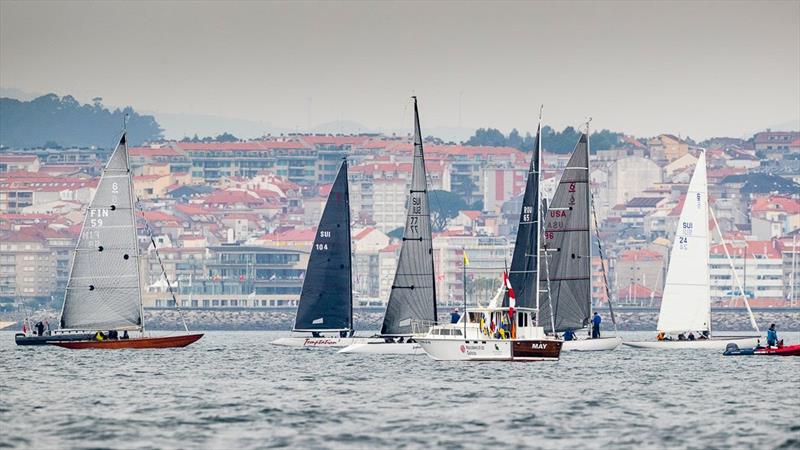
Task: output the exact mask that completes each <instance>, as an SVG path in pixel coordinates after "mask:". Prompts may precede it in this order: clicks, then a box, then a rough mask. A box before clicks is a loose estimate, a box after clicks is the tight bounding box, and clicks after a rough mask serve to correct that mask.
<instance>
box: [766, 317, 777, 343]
mask: <svg viewBox="0 0 800 450" xmlns="http://www.w3.org/2000/svg"><path fill="white" fill-rule="evenodd" d="M777 346H778V330H776V329H775V324H774V323H773V324H771V325H770V326H769V330H767V347H777Z"/></svg>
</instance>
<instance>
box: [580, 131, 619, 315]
mask: <svg viewBox="0 0 800 450" xmlns="http://www.w3.org/2000/svg"><path fill="white" fill-rule="evenodd" d="M591 122H592V118H591V117H589V118H588V119H587V120H586V242H588V243H589V254H588V255H587V256H588V258H589V307H590V308H591V307H592V247H594V246H593V245H592V221H591V218H590V217H589V208H591V207H592V201H591V200H592V144H591V140H590V135H591V133H590V132H589V124H590V123H591ZM601 264H602V261H601ZM609 305H610V303H609ZM609 308H610V306H609ZM590 311H591V309H590ZM589 314H590V315H589V317H591V312H590V313H589ZM612 314H613V313H612Z"/></svg>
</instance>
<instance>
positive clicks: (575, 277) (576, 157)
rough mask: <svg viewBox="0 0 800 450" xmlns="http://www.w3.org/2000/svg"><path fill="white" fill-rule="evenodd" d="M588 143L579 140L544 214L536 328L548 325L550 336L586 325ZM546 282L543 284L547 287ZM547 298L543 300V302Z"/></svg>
mask: <svg viewBox="0 0 800 450" xmlns="http://www.w3.org/2000/svg"><path fill="white" fill-rule="evenodd" d="M588 183H589V142H588V137H587V136H586V134H582V135H581V137H580V140H579V141H578V144H577V145H576V147H575V150H574V151H573V152H572V156H571V157H570V159H569V162H568V163H567V166H566V168H565V169H564V173H563V175H562V176H561V180H560V181H559V183H558V187H557V188H556V192H555V194H554V195H553V200H552V202H551V203H550V205H549V206H548V208H547V211H546V212H545V214H544V216H545V217H544V219H543V222H544V236H543V237H544V239H543V241H544V242H543V244H544V245H543V255H544V258H546V260H545V261H543V262H542V264H541V267H540V272H541V273H540V275H539V280H540V283H541V289H542V290H543V291H545V290H547V296H546V297H545V296H543V297H542V299H541V301H540V305H539V311H540V312H539V317H540V320H541V323H543V324H544V323H547V321H548V320H549V319H550V314H551V310H550V307H551V305H552V314H553V321H554V324H555V330H556V331H565V330H576V329H580V328H583V327H585V326H587V325H588V323H589V314H590V312H591V302H592V297H591V295H592V293H591V260H592V258H591V252H590V249H589V244H590V231H589V184H588ZM548 278H549V282H548ZM545 298H547V299H545Z"/></svg>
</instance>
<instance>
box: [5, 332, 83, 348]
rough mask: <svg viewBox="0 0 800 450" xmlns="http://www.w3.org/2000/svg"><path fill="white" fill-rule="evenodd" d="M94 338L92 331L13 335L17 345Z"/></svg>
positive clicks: (50, 343) (48, 343)
mask: <svg viewBox="0 0 800 450" xmlns="http://www.w3.org/2000/svg"><path fill="white" fill-rule="evenodd" d="M91 339H94V333H75V334H54V335H50V336H25V335H24V334H22V333H17V334H15V335H14V342H16V343H17V345H52V344H53V343H54V342H65V341H66V342H69V341H86V340H91Z"/></svg>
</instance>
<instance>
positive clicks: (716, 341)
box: [623, 336, 760, 350]
mask: <svg viewBox="0 0 800 450" xmlns="http://www.w3.org/2000/svg"><path fill="white" fill-rule="evenodd" d="M759 340H760V339H759V338H758V336H715V337H712V338H711V339H703V340H694V341H642V342H623V344H624V345H627V346H628V347H633V348H644V349H650V350H689V349H711V350H725V347H727V346H728V344H736V345H738V346H739V347H742V348H752V347H755V346H757V345H758V343H759Z"/></svg>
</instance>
